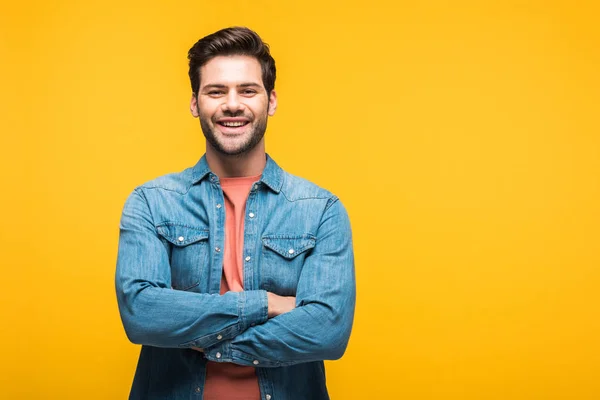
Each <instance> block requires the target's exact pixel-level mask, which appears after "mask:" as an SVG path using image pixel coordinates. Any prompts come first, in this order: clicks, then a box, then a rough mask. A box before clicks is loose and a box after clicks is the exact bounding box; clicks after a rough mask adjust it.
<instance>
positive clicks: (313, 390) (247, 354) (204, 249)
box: [116, 155, 356, 400]
mask: <svg viewBox="0 0 600 400" xmlns="http://www.w3.org/2000/svg"><path fill="white" fill-rule="evenodd" d="M266 157H267V163H266V166H265V169H264V171H263V174H262V176H261V178H260V180H259V181H257V182H256V183H255V184H254V185H253V186H252V189H251V190H250V194H249V197H248V200H247V204H246V213H245V221H244V254H243V257H244V289H245V290H244V291H242V292H227V293H225V294H224V295H219V288H220V283H221V274H222V265H223V251H222V249H223V248H224V246H225V207H224V198H223V192H222V190H221V186H220V184H219V178H218V177H217V176H216V175H215V174H214V173H213V172H211V170H210V168H209V167H208V164H207V162H206V158H205V156H203V157H202V158H201V159H200V161H198V163H197V164H196V165H195V166H194V167H193V168H188V169H186V170H184V171H182V172H181V173H176V174H169V175H166V176H163V177H160V178H157V179H155V180H153V181H151V182H148V183H146V184H144V185H142V186H140V187H138V188H136V189H135V190H134V191H133V193H131V195H130V196H129V198H128V199H127V201H126V203H125V206H124V209H123V214H122V217H121V223H120V237H119V251H118V260H117V270H116V291H117V300H118V305H119V311H120V313H121V318H122V321H123V325H124V327H125V331H126V333H127V336H128V338H129V339H130V340H131V341H132V342H133V343H137V344H141V345H142V349H141V353H140V358H139V361H138V366H137V370H136V372H135V377H134V380H133V385H132V388H131V392H130V399H173V400H179V399H202V394H203V387H204V380H205V369H206V361H207V360H210V361H215V362H228V363H235V364H239V365H246V366H252V367H256V373H257V376H258V381H259V386H260V392H261V398H262V399H264V400H300V399H302V400H307V399H308V400H319V399H328V398H329V396H328V393H327V388H326V385H325V369H324V364H323V360H333V359H338V358H340V357H341V356H342V354H343V353H344V351H345V349H346V346H347V344H348V339H349V336H350V331H351V328H352V321H353V316H354V308H355V298H356V289H355V276H354V256H353V249H352V235H351V229H350V222H349V219H348V215H347V213H346V210H345V208H344V206H343V205H342V204H341V202H340V201H339V200H338V198H337V197H336V196H334V195H332V194H331V193H330V192H328V191H326V190H324V189H322V188H320V187H318V186H316V185H314V184H312V183H310V182H308V181H306V180H304V179H302V178H298V177H296V176H293V175H291V174H289V173H287V172H285V171H283V170H282V169H281V168H280V167H279V166H278V165H277V164H276V163H275V162H274V161H273V160H272V159H271V158H270V157H269V156H268V155H267V156H266ZM267 291H269V292H273V293H275V294H278V295H282V296H296V308H295V309H294V310H292V311H291V312H288V313H285V314H281V315H279V316H277V317H274V318H271V319H268V317H267ZM192 347H199V348H202V349H204V352H199V351H196V350H193V349H192Z"/></svg>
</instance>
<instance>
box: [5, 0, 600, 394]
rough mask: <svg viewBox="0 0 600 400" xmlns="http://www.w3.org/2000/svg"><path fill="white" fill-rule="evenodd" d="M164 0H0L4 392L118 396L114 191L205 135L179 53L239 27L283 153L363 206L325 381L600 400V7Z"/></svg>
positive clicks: (384, 390)
mask: <svg viewBox="0 0 600 400" xmlns="http://www.w3.org/2000/svg"><path fill="white" fill-rule="evenodd" d="M167 3H170V2H166V1H161V2H158V1H156V2H142V1H127V0H121V1H116V0H105V1H93V2H85V1H57V2H48V1H41V0H40V1H27V0H24V1H12V2H8V1H3V2H2V5H1V8H0V10H1V12H0V35H1V36H0V39H1V40H0V93H1V94H0V113H1V114H0V130H1V135H0V148H1V154H0V174H1V177H0V178H1V183H2V189H1V193H2V194H1V196H0V201H1V212H2V215H3V218H2V223H1V224H0V234H1V236H0V245H1V246H2V250H1V253H0V262H1V264H2V275H1V277H2V289H1V290H0V300H1V302H2V305H1V310H2V311H1V313H2V314H1V316H0V320H1V321H2V322H1V323H2V328H1V333H0V342H1V343H2V355H1V356H0V359H1V365H2V367H1V368H2V370H1V371H0V387H1V389H0V392H1V394H0V397H2V398H6V399H33V398H36V399H83V398H85V399H122V398H125V397H126V396H127V393H128V390H129V386H130V383H131V379H132V376H133V372H134V369H135V364H136V361H137V354H138V347H137V346H134V345H132V344H130V343H129V342H128V341H127V339H126V337H125V334H124V332H123V329H122V327H121V323H120V319H119V316H118V312H117V307H116V300H115V295H114V285H113V279H114V278H113V277H114V267H115V258H116V251H117V240H118V221H119V217H120V212H121V208H122V206H123V203H124V201H125V198H126V196H127V195H128V194H129V193H130V192H131V190H132V189H133V188H134V187H135V186H136V185H138V184H141V183H143V182H145V181H147V180H149V179H152V178H154V177H156V176H159V175H162V174H165V173H167V172H172V171H179V170H182V169H184V168H185V167H187V166H190V165H193V164H194V163H195V162H196V160H197V159H198V158H199V157H200V155H201V154H202V153H203V152H204V141H203V137H202V134H201V131H200V128H199V126H198V121H197V120H195V119H193V118H192V117H191V116H190V115H189V111H188V101H189V97H190V88H189V83H188V78H187V64H186V61H187V60H186V53H187V50H188V49H189V47H190V46H191V45H192V44H193V43H194V42H195V41H196V40H197V39H199V38H200V37H201V36H204V35H206V34H208V33H211V32H213V31H215V30H217V29H219V28H222V27H225V26H230V25H248V26H250V27H252V28H253V29H255V30H257V31H258V32H259V33H260V34H261V35H262V36H263V38H264V39H265V40H266V41H267V42H268V43H269V44H270V45H271V47H272V52H273V55H274V57H275V59H276V61H277V66H278V72H279V74H278V75H279V77H278V80H277V83H276V89H277V90H278V94H279V109H278V112H277V114H276V115H275V117H274V118H272V119H271V120H270V123H269V130H268V133H267V150H268V152H269V153H270V154H271V155H272V156H273V157H274V158H275V159H276V160H277V161H278V162H279V164H280V165H281V166H283V167H284V168H285V169H287V170H288V171H290V172H292V173H295V174H299V175H302V176H304V177H306V178H308V179H310V180H312V181H314V182H316V183H318V184H320V185H322V186H324V187H326V188H328V189H330V190H331V191H333V192H334V193H336V194H338V195H339V196H340V197H341V199H342V200H343V202H344V204H345V205H346V207H347V208H348V211H349V213H350V216H351V221H352V224H353V229H354V240H355V251H356V262H357V264H356V265H357V278H358V305H357V312H356V320H355V327H354V330H353V334H352V338H351V342H350V346H349V348H348V351H347V353H346V355H345V356H344V358H342V360H340V361H336V362H329V363H328V384H329V387H330V392H331V395H332V398H333V399H336V400H339V399H366V398H377V399H411V400H412V399H416V400H421V399H444V400H445V399H485V400H487V399H502V400H504V399H519V400H520V399H523V400H525V399H527V400H530V399H576V400H583V399H599V398H600V378H599V375H600V345H599V340H600V312H599V306H600V295H599V286H600V285H599V284H600V272H599V266H600V251H599V247H600V246H599V245H600V212H599V203H600V129H599V128H600V123H599V114H600V113H599V109H600V94H599V93H600V79H599V72H598V71H599V70H600V52H599V50H598V49H599V48H600V47H599V46H600V28H599V25H598V17H599V15H600V13H599V9H598V7H597V6H596V5H595V3H596V2H594V1H588V2H585V1H560V2H552V1H495V2H486V1H473V2H464V1H459V2H450V1H439V2H434V1H404V2H398V3H396V2H391V1H390V2H383V1H375V0H372V1H354V2H348V1H339V2H327V1H323V0H320V1H304V2H300V1H298V2H275V1H235V0H232V1H227V2H218V1H175V2H172V3H170V4H167Z"/></svg>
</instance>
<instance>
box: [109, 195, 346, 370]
mask: <svg viewBox="0 0 600 400" xmlns="http://www.w3.org/2000/svg"><path fill="white" fill-rule="evenodd" d="M317 238H318V240H317V244H316V246H315V248H314V249H313V251H312V252H311V253H310V254H309V255H308V256H307V257H306V259H305V262H304V266H303V269H302V273H301V276H300V279H299V283H298V287H297V292H296V297H295V298H294V297H281V296H277V295H276V294H273V293H267V292H266V291H264V290H248V291H243V292H227V293H225V294H224V295H214V294H206V293H191V292H185V291H177V290H172V289H171V281H170V280H171V276H170V266H169V260H168V257H167V252H166V250H165V248H164V246H163V244H162V242H161V241H160V239H159V238H158V236H157V234H156V231H155V227H154V224H153V221H152V217H151V215H150V212H149V209H148V205H147V203H146V200H145V197H144V195H143V193H142V192H139V191H135V192H134V193H132V195H131V196H130V197H129V199H128V200H127V202H126V204H125V207H124V210H123V216H122V219H121V235H120V239H119V256H118V262H117V274H116V289H117V299H118V303H119V309H120V312H121V318H122V320H123V325H124V327H125V330H126V332H127V335H128V337H129V339H130V340H131V341H132V342H134V343H139V344H145V345H149V346H157V347H178V348H182V347H183V348H200V349H204V352H205V355H206V357H207V358H208V359H209V360H213V361H217V362H233V363H237V364H241V365H253V366H257V365H259V366H263V367H268V366H280V365H290V364H294V363H299V362H308V361H316V360H325V359H335V358H339V357H340V356H341V355H342V354H343V352H344V350H345V347H346V345H347V342H348V338H349V335H350V330H351V326H352V318H353V313H354V303H355V283H354V261H353V254H352V240H351V234H350V225H349V221H348V217H347V214H346V212H345V210H344V208H343V206H342V205H341V204H340V203H339V201H332V202H331V204H329V207H328V209H327V211H326V212H325V214H324V216H323V218H322V221H321V224H320V227H319V230H318V232H317ZM257 363H258V364H257Z"/></svg>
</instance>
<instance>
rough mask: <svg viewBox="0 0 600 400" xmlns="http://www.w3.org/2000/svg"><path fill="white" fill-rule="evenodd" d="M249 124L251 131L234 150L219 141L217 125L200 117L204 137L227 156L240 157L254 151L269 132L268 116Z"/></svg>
mask: <svg viewBox="0 0 600 400" xmlns="http://www.w3.org/2000/svg"><path fill="white" fill-rule="evenodd" d="M226 116H228V117H236V116H239V115H231V114H230V115H226ZM251 121H252V122H250V123H249V124H251V125H252V126H251V127H250V129H251V131H250V132H249V133H248V134H245V137H244V140H243V141H242V142H240V143H237V144H236V145H235V147H233V148H227V147H225V143H223V141H221V140H220V139H219V137H218V136H217V133H216V132H215V130H216V127H217V123H216V122H214V121H213V122H212V124H210V123H209V121H208V119H207V118H203V117H200V127H201V128H202V133H203V134H204V137H205V138H206V140H207V141H208V143H209V144H210V145H211V146H212V147H213V148H214V149H215V150H216V151H217V152H219V153H221V154H223V155H226V156H240V155H243V154H245V153H247V152H249V151H250V150H252V149H253V148H254V147H256V145H257V144H258V143H260V141H261V140H262V138H263V136H264V135H265V131H266V130H267V115H266V113H265V115H264V116H263V117H262V118H257V119H254V120H251Z"/></svg>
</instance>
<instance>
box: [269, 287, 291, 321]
mask: <svg viewBox="0 0 600 400" xmlns="http://www.w3.org/2000/svg"><path fill="white" fill-rule="evenodd" d="M267 301H268V304H269V310H268V312H267V313H268V315H269V318H273V317H276V316H278V315H281V314H284V313H286V312H289V311H292V310H293V309H294V308H296V298H295V297H294V296H278V295H276V294H275V293H271V292H267Z"/></svg>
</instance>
